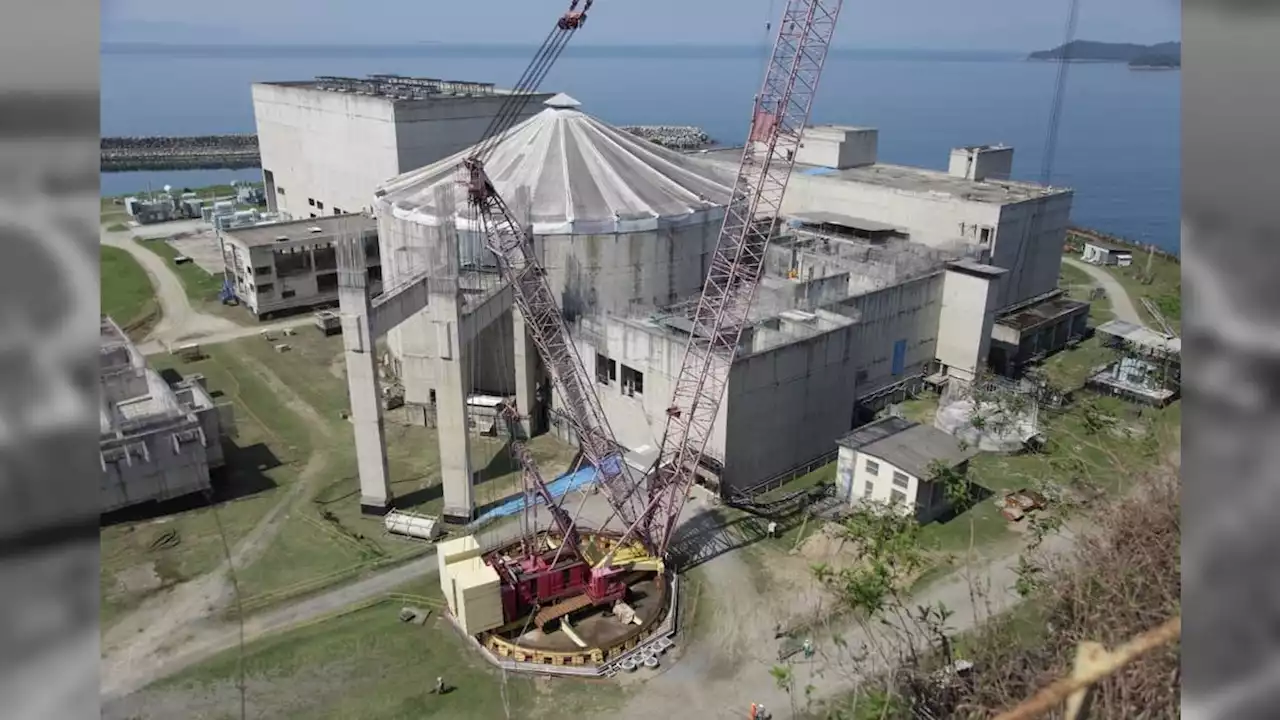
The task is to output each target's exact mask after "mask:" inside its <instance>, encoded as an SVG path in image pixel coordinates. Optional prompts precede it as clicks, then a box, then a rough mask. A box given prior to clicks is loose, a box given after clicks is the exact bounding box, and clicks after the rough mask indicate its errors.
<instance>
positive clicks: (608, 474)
mask: <svg viewBox="0 0 1280 720" xmlns="http://www.w3.org/2000/svg"><path fill="white" fill-rule="evenodd" d="M580 1H581V0H571V2H570V5H569V9H568V10H567V11H566V12H565V13H564V14H563V15H561V16H560V18H558V19H557V21H556V25H555V27H554V28H553V29H552V31H551V32H550V34H548V36H547V38H546V39H545V40H544V41H543V44H542V46H541V47H540V48H539V50H538V52H537V54H536V55H535V57H534V59H533V61H532V62H530V64H529V65H528V67H526V69H525V71H524V73H523V74H522V75H521V77H520V79H519V80H518V81H517V83H516V85H515V87H514V88H513V89H512V93H511V94H510V95H509V96H508V97H507V99H506V100H505V101H504V103H503V104H502V106H501V107H500V108H499V110H498V112H497V114H496V115H495V117H494V119H493V120H492V121H491V122H490V124H489V126H488V128H487V129H486V130H485V133H484V134H483V135H482V138H481V140H480V141H479V142H478V143H477V144H476V146H475V148H474V150H473V151H472V152H471V153H470V154H469V155H468V156H467V157H466V158H465V159H464V160H463V161H462V165H461V168H460V170H461V177H460V182H461V183H462V185H463V186H464V187H465V189H466V198H467V205H468V207H469V209H470V210H471V212H472V213H473V215H474V217H475V220H476V223H477V225H478V226H479V230H480V233H481V235H482V237H483V238H484V239H485V246H486V247H487V248H488V250H490V251H491V252H492V253H493V254H494V256H495V257H496V258H497V261H498V268H499V271H500V273H501V276H502V279H503V281H504V282H505V283H507V284H508V285H509V286H510V287H511V290H512V295H513V297H514V300H515V304H516V307H517V309H518V310H519V312H520V313H521V315H522V316H523V318H524V321H525V327H526V328H527V330H528V332H529V335H530V337H531V339H532V340H533V343H534V346H535V347H536V348H537V350H538V354H539V355H540V356H541V359H542V362H543V364H544V365H545V366H546V367H547V370H548V371H549V372H550V373H551V376H552V381H553V383H552V384H553V387H554V388H555V390H556V393H557V395H558V396H559V399H560V400H561V403H562V404H563V406H564V412H563V413H562V415H563V416H564V417H565V418H566V419H567V420H568V422H569V424H570V427H571V428H572V429H573V431H574V434H575V435H576V436H577V440H578V443H579V445H580V447H581V452H582V455H583V457H585V459H586V460H587V462H589V463H590V464H591V465H592V466H593V467H594V468H595V471H596V474H597V478H598V483H599V486H600V487H601V488H603V490H604V495H605V498H606V499H607V500H608V502H609V504H610V506H611V508H612V510H613V513H614V515H616V516H617V517H618V518H621V520H622V522H623V523H624V524H625V525H627V526H631V525H634V524H635V521H636V519H637V518H638V517H639V516H640V513H641V512H642V511H643V502H644V501H643V496H642V495H641V494H640V493H637V492H635V482H634V481H632V480H631V479H630V477H629V475H628V473H627V472H626V470H625V465H624V463H623V450H622V448H621V446H620V445H619V444H618V443H617V441H616V440H615V439H614V436H613V431H612V430H611V429H610V427H609V423H608V420H607V419H606V417H605V414H604V409H603V408H602V407H601V405H600V400H599V398H598V397H597V396H596V394H595V389H594V386H593V383H592V381H591V379H590V378H589V377H588V375H587V373H586V370H585V368H584V366H583V364H582V359H581V358H580V357H579V356H578V351H577V348H576V347H574V344H573V342H572V340H571V339H570V337H569V332H568V328H567V326H566V323H565V319H564V316H563V314H562V313H561V311H560V308H559V306H558V304H557V302H556V298H555V293H554V291H553V290H552V289H551V287H550V285H549V284H548V282H547V279H546V272H545V269H544V268H543V267H542V265H541V263H540V261H539V260H538V258H537V255H536V253H535V252H534V248H533V244H532V241H531V237H530V236H529V234H528V233H527V232H526V230H525V228H524V227H523V226H522V224H521V223H520V222H519V221H517V219H516V218H515V216H514V214H513V212H512V210H511V208H510V207H509V206H508V205H507V203H506V202H505V201H504V200H503V198H502V197H501V195H500V194H499V193H498V191H497V189H496V188H495V187H494V184H493V182H492V180H491V179H490V177H489V176H488V174H487V173H486V172H485V161H486V160H487V159H488V157H489V156H490V154H491V153H492V152H493V150H494V148H495V147H497V145H498V143H499V142H500V141H501V139H502V138H503V137H505V136H506V134H507V133H508V132H509V131H510V130H511V129H512V127H513V126H514V125H515V123H516V120H517V118H519V117H520V116H521V114H522V111H523V110H524V108H525V106H526V105H527V104H528V102H529V100H530V98H531V97H532V96H533V93H534V91H535V90H536V89H537V88H538V86H539V85H540V84H541V82H542V80H543V78H545V77H546V75H547V73H548V72H549V71H550V69H551V66H552V65H553V64H554V63H555V61H556V59H557V58H558V57H559V56H560V53H561V52H563V50H564V48H565V46H566V45H567V44H568V42H569V39H570V38H571V37H572V36H573V35H574V34H575V33H576V32H577V30H578V29H579V28H581V27H582V26H583V24H584V23H585V22H586V19H587V12H588V10H590V8H591V4H592V0H585V3H583V4H582V6H581V9H579V2H580ZM519 417H520V416H519V409H518V408H516V407H514V405H513V404H510V403H509V404H508V405H507V406H506V407H505V408H504V410H503V418H504V420H505V421H506V422H507V423H508V426H509V427H514V421H515V420H518V418H519ZM511 439H512V443H511V447H512V454H513V456H514V457H515V458H516V460H517V461H518V462H519V463H520V466H521V470H522V476H523V479H524V482H525V486H526V512H527V513H528V512H531V511H532V505H533V503H532V502H530V501H531V500H533V498H534V497H536V498H537V499H540V500H542V501H544V503H545V504H546V505H547V506H548V509H549V511H550V512H551V515H552V520H553V522H554V523H555V525H556V526H557V528H558V529H559V530H560V534H561V540H560V542H559V544H558V546H556V547H555V548H551V549H548V550H547V551H546V552H543V549H542V548H541V547H539V546H536V545H535V544H534V540H535V539H534V538H533V537H532V536H531V533H529V531H528V530H526V533H527V534H526V542H525V543H524V545H525V549H524V552H523V557H522V558H521V559H520V561H519V562H518V563H516V566H515V567H512V566H509V565H505V564H504V565H503V566H502V569H503V571H505V575H504V577H505V581H506V582H507V584H508V587H511V588H513V589H514V591H515V594H516V595H517V596H518V597H519V600H520V602H519V603H518V604H517V605H515V606H513V607H514V608H515V609H514V610H512V611H511V612H510V613H508V614H510V615H522V614H524V612H523V611H524V610H526V609H531V608H532V609H536V608H540V607H543V606H544V605H547V604H548V603H550V602H551V601H553V600H561V599H562V598H565V597H568V598H569V599H568V600H563V601H562V602H560V603H557V604H555V605H551V606H550V607H549V608H548V609H546V610H543V611H542V612H537V614H536V616H537V619H538V624H539V626H541V625H542V624H543V623H545V622H547V621H549V620H551V619H554V618H555V617H558V616H559V615H562V614H565V613H567V612H571V611H572V610H574V609H577V608H579V607H581V606H582V603H581V601H582V598H583V596H584V593H582V590H583V589H584V586H585V591H586V592H585V597H586V598H588V600H589V602H590V603H591V604H602V603H605V602H609V601H611V600H616V599H620V598H621V597H622V596H624V595H625V593H626V590H627V586H626V583H625V582H623V580H622V573H623V571H624V570H625V569H626V568H625V567H615V566H613V565H612V564H607V565H604V566H600V564H599V559H600V558H601V557H604V556H606V553H607V557H609V558H613V557H614V551H615V550H616V549H617V546H616V545H614V546H610V547H608V548H602V547H601V546H600V545H599V544H598V543H583V541H582V538H581V535H580V533H579V532H578V529H577V527H576V525H575V522H574V520H573V518H570V517H569V516H568V513H567V512H565V511H564V510H563V509H562V508H561V507H560V506H559V504H558V503H556V502H555V501H554V499H553V498H552V495H551V493H550V492H548V490H547V487H546V483H545V482H544V481H543V479H542V477H541V475H540V473H539V472H538V470H537V467H536V464H535V462H534V459H533V456H532V454H531V453H529V451H528V449H527V447H526V446H525V445H524V443H523V441H522V440H521V439H520V438H519V436H518V434H516V433H512V435H511ZM531 524H532V523H529V522H526V528H529V527H530V526H531ZM640 542H641V545H642V546H643V545H644V543H643V540H641V541H640ZM646 549H647V548H646ZM633 556H635V557H639V558H645V557H646V553H639V554H634V553H633ZM562 561H563V562H562ZM593 561H594V562H593ZM584 565H592V566H593V567H591V570H590V572H589V573H587V572H583V570H584ZM553 573H559V574H560V577H559V579H557V580H556V581H555V582H546V581H545V580H546V576H547V575H548V574H553ZM500 574H501V573H500Z"/></svg>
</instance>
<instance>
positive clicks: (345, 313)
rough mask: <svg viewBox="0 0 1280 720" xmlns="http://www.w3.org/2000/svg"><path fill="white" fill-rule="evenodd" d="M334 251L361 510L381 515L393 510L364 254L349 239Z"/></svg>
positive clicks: (335, 244) (357, 243) (339, 243)
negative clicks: (358, 473) (336, 262)
mask: <svg viewBox="0 0 1280 720" xmlns="http://www.w3.org/2000/svg"><path fill="white" fill-rule="evenodd" d="M334 246H335V250H336V252H337V256H338V306H339V309H340V311H341V315H342V345H343V354H344V355H345V357H346V361H347V391H348V392H349V393H350V395H351V425H352V428H353V429H354V431H355V437H356V465H357V467H358V468H359V472H360V509H361V510H362V511H363V512H365V513H366V514H372V515H385V514H386V513H387V511H389V510H390V509H391V480H390V473H388V471H387V453H386V434H385V432H384V429H383V425H382V400H381V396H382V393H381V389H380V388H379V387H378V359H377V352H376V348H375V345H374V338H373V334H372V332H371V330H370V327H369V316H370V314H371V308H370V302H369V292H368V288H367V287H366V283H367V281H368V278H367V276H366V274H365V261H364V248H363V246H362V244H361V242H360V241H359V239H356V240H352V239H350V238H342V239H340V240H339V241H337V242H335V243H334Z"/></svg>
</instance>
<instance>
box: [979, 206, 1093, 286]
mask: <svg viewBox="0 0 1280 720" xmlns="http://www.w3.org/2000/svg"><path fill="white" fill-rule="evenodd" d="M1071 202H1072V194H1071V193H1063V194H1060V195H1050V196H1048V197H1043V198H1036V199H1034V200H1027V201H1024V202H1020V203H1016V204H1013V205H1006V206H1005V207H1004V208H1003V209H1002V211H1001V213H1000V220H999V225H998V228H997V230H996V234H995V240H994V242H993V245H992V248H991V257H990V259H989V260H988V261H987V262H989V263H991V264H992V265H996V266H998V267H1002V268H1005V269H1007V270H1009V274H1008V275H1007V276H1006V277H1005V279H1004V283H1003V285H1004V287H1003V289H1002V291H1001V294H1000V296H999V298H998V301H997V302H998V305H999V307H1001V308H1004V307H1008V306H1010V305H1013V304H1015V303H1019V302H1022V301H1023V300H1027V299H1029V298H1032V297H1035V296H1037V295H1041V294H1044V293H1047V292H1049V291H1050V290H1053V289H1054V288H1056V287H1058V275H1059V273H1061V271H1062V246H1063V243H1064V242H1066V239H1067V226H1068V225H1069V224H1070V222H1071Z"/></svg>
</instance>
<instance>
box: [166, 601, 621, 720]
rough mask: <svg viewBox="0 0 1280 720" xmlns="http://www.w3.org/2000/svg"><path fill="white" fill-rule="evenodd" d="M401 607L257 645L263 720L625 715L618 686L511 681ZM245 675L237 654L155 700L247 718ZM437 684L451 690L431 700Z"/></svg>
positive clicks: (250, 654)
mask: <svg viewBox="0 0 1280 720" xmlns="http://www.w3.org/2000/svg"><path fill="white" fill-rule="evenodd" d="M404 590H405V592H409V593H413V594H419V595H427V596H430V597H433V598H439V596H440V593H439V587H438V586H437V585H436V583H434V582H426V581H423V582H418V583H414V584H413V585H411V586H407V587H406V588H405V589H404ZM400 607H401V604H400V603H396V602H383V603H380V604H377V605H373V606H371V607H368V608H365V609H362V610H357V611H355V612H351V613H349V614H345V615H342V616H339V617H336V618H333V619H329V620H325V621H323V622H317V623H314V624H311V625H308V626H304V627H301V628H297V629H294V630H291V631H288V632H284V633H281V634H277V635H273V636H268V637H266V638H262V639H260V640H257V641H254V642H252V643H250V644H249V645H248V646H247V647H246V649H245V650H246V651H245V656H244V672H245V675H246V677H247V679H248V683H247V684H248V685H249V687H250V694H249V704H250V706H251V711H254V712H253V714H254V715H255V716H262V717H277V718H298V719H299V720H301V719H303V718H306V719H308V720H310V719H312V718H333V719H338V718H352V719H353V720H357V719H358V720H400V719H403V720H420V719H426V718H442V719H443V718H458V719H460V720H463V719H466V720H469V719H471V718H474V719H475V720H482V719H483V720H488V719H489V718H502V717H505V716H506V714H505V712H504V706H503V694H504V690H505V695H506V702H507V704H508V705H509V706H510V708H511V710H512V713H513V714H512V717H521V718H551V717H565V716H567V717H587V716H595V715H596V714H597V713H602V712H607V711H609V710H611V709H614V708H617V707H618V706H619V705H620V703H621V702H622V701H623V700H624V699H625V697H626V694H625V690H622V689H620V688H618V687H617V686H616V685H615V684H612V683H609V684H601V683H598V682H592V681H589V680H576V679H568V678H535V677H530V676H525V675H516V674H509V675H507V677H506V678H505V680H504V678H503V676H502V673H501V672H500V671H497V670H495V669H494V668H493V667H492V666H490V665H489V664H488V663H487V662H485V661H484V659H483V658H481V657H480V655H479V654H478V652H476V651H475V650H474V649H473V648H472V646H470V645H469V644H467V643H466V642H464V641H463V640H462V639H461V638H460V637H459V636H458V634H457V632H456V631H454V630H453V629H452V627H451V626H450V625H449V623H448V621H447V620H445V619H443V618H440V617H439V615H438V613H435V614H433V616H432V618H431V619H429V620H428V621H427V623H426V624H425V625H421V626H419V625H413V624H408V623H403V622H400V620H399V618H398V617H397V613H398V612H399V610H400ZM238 674H239V658H238V654H237V653H236V652H235V651H229V652H226V653H223V654H221V655H218V656H216V657H214V658H212V659H210V660H208V661H206V662H204V663H202V664H200V665H198V666H195V667H193V668H190V669H188V670H187V671H185V672H183V673H181V674H179V675H177V676H175V677H174V678H171V679H168V680H165V681H162V682H161V683H159V684H157V685H156V686H154V687H153V688H152V689H150V690H148V691H144V696H145V695H146V694H168V693H172V694H176V695H179V696H180V697H184V698H187V697H190V698H205V699H207V698H210V696H212V697H213V698H214V700H213V701H212V702H211V703H210V704H212V705H214V707H211V708H209V709H210V710H212V711H213V712H214V713H215V716H216V713H217V712H219V711H221V712H225V713H229V714H235V713H238V711H239V698H238V693H236V692H235V690H234V687H235V684H236V681H237V680H236V679H237V677H238ZM436 677H443V678H444V679H445V684H446V685H447V686H449V687H451V688H452V690H451V691H450V692H448V693H446V694H445V695H443V696H436V695H433V694H431V693H430V692H429V691H430V690H431V687H432V685H433V683H434V681H435V678H436Z"/></svg>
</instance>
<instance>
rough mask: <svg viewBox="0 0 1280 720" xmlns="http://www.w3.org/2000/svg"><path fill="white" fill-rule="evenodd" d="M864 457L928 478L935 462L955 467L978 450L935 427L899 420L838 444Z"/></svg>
mask: <svg viewBox="0 0 1280 720" xmlns="http://www.w3.org/2000/svg"><path fill="white" fill-rule="evenodd" d="M836 444H837V445H840V446H842V447H847V448H849V449H850V450H853V451H855V452H859V453H862V454H863V455H870V456H871V457H874V458H879V459H880V460H883V461H885V462H887V463H889V464H890V465H893V466H895V467H898V468H901V469H902V470H903V471H905V472H908V473H910V474H912V475H914V476H916V477H917V478H923V479H928V478H929V475H930V473H931V470H930V466H931V465H932V464H933V463H935V462H941V463H944V464H946V465H948V466H950V467H955V466H956V465H959V464H960V463H962V462H964V461H966V460H968V459H970V458H972V457H974V456H976V455H977V454H978V452H979V451H978V448H976V447H965V446H963V445H961V444H960V441H959V440H957V439H956V438H955V437H953V436H951V435H948V434H947V433H945V432H943V431H941V430H939V429H938V428H935V427H933V426H932V425H922V424H920V423H917V422H912V421H910V420H907V419H905V418H900V417H887V418H884V419H883V420H877V421H875V422H872V423H869V424H867V425H863V426H862V427H860V428H858V429H857V430H854V431H853V432H851V433H849V434H848V435H845V436H844V437H842V438H840V439H839V440H837V441H836Z"/></svg>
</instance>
